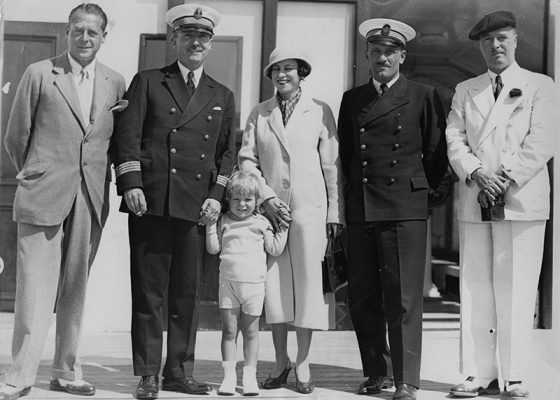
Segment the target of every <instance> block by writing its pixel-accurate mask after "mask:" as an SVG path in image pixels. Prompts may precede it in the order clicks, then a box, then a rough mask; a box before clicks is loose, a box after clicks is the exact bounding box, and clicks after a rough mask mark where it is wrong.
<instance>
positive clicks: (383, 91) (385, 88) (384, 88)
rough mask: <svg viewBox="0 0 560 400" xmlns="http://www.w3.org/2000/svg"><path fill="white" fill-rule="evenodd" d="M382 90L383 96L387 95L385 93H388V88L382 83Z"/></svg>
mask: <svg viewBox="0 0 560 400" xmlns="http://www.w3.org/2000/svg"><path fill="white" fill-rule="evenodd" d="M380 88H381V96H383V95H384V94H385V92H386V91H387V89H388V87H387V85H386V84H385V83H382V84H381V86H380Z"/></svg>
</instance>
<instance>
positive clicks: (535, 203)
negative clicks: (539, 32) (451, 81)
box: [446, 11, 558, 398]
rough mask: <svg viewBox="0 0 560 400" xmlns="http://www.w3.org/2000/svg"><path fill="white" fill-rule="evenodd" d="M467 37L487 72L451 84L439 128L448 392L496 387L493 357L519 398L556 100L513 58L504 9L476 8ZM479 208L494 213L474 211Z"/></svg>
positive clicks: (511, 25) (511, 19) (512, 35)
mask: <svg viewBox="0 0 560 400" xmlns="http://www.w3.org/2000/svg"><path fill="white" fill-rule="evenodd" d="M469 38H470V39H472V40H476V41H478V42H479V47H480V51H481V53H482V55H483V57H484V60H485V61H486V65H487V67H488V72H486V73H484V74H482V75H480V76H477V77H475V78H472V79H469V80H467V81H465V82H462V83H460V84H459V85H457V88H456V93H455V96H454V97H453V103H452V108H451V112H450V114H449V117H448V124H447V130H446V136H447V143H448V155H449V161H450V163H451V165H452V167H453V169H454V170H455V172H456V173H457V175H458V176H459V183H458V186H459V204H458V205H457V209H458V215H457V218H458V220H459V239H460V265H461V275H460V281H461V288H460V291H461V371H462V373H464V374H465V375H466V376H468V377H467V379H466V380H465V381H464V382H462V383H460V384H458V385H455V386H454V387H453V388H452V389H451V395H453V396H456V397H476V396H478V395H481V394H498V393H500V384H499V378H500V377H499V376H498V370H499V369H498V364H499V365H500V367H501V374H502V376H501V378H502V379H503V381H504V383H505V395H506V396H508V397H509V398H524V397H528V396H529V391H528V390H527V387H526V385H524V383H523V381H522V380H523V377H524V365H525V364H526V360H527V359H528V357H529V354H528V352H529V351H530V341H531V331H532V326H533V313H534V307H535V299H536V293H537V285H538V280H539V274H540V268H541V262H542V253H543V243H544V231H545V223H546V220H547V219H548V217H549V192H550V187H549V177H548V172H547V161H548V160H550V158H551V157H552V155H553V149H554V142H553V140H554V139H553V136H554V133H555V131H556V129H557V126H556V125H555V122H554V115H555V113H557V112H558V107H557V104H558V103H557V102H556V95H555V93H554V90H555V89H554V82H553V81H552V79H550V78H549V77H547V76H544V75H542V74H537V73H533V72H530V71H528V70H525V69H523V68H521V67H520V66H519V65H518V64H517V63H516V61H515V50H516V47H517V33H516V19H515V16H514V15H513V14H512V13H511V12H509V11H496V12H493V13H490V14H488V15H486V16H485V17H483V18H482V20H481V21H480V22H479V23H478V24H477V25H476V26H475V27H474V28H473V29H472V31H471V32H470V34H469ZM503 203H505V205H503V210H501V209H500V204H503ZM482 211H484V213H485V214H491V213H494V217H493V218H489V219H491V220H490V221H484V220H483V218H482V217H481V213H482ZM487 211H491V212H490V213H488V212H487ZM502 212H503V215H502V216H501V218H495V216H499V215H500V214H502ZM498 349H499V350H498ZM497 350H498V354H496V352H497Z"/></svg>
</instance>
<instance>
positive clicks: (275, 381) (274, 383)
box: [262, 360, 292, 389]
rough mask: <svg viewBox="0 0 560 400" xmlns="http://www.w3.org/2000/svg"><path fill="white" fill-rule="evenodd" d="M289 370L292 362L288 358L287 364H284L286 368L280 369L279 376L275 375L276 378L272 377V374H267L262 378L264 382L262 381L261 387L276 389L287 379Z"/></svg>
mask: <svg viewBox="0 0 560 400" xmlns="http://www.w3.org/2000/svg"><path fill="white" fill-rule="evenodd" d="M291 370H292V362H291V361H290V360H288V365H286V368H284V371H282V373H281V374H280V375H279V376H277V377H276V378H273V377H272V376H269V377H268V378H266V379H265V380H264V382H263V383H262V388H263V389H278V388H279V387H280V386H282V385H283V384H284V383H286V381H287V380H288V375H289V373H290V371H291Z"/></svg>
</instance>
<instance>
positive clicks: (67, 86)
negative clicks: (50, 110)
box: [53, 52, 86, 134]
mask: <svg viewBox="0 0 560 400" xmlns="http://www.w3.org/2000/svg"><path fill="white" fill-rule="evenodd" d="M53 73H54V84H55V86H56V87H57V88H58V90H59V91H60V93H61V94H62V97H64V100H66V103H68V106H69V107H70V109H71V110H72V113H73V114H74V117H75V118H76V119H77V120H78V122H79V123H80V127H81V128H82V130H83V133H84V134H85V132H86V127H85V123H84V121H83V120H82V111H81V110H80V100H79V99H78V93H77V91H76V85H75V84H74V79H73V77H72V67H71V66H70V61H69V60H68V53H67V52H65V53H64V54H62V55H60V56H59V57H57V58H56V59H55V60H54V66H53Z"/></svg>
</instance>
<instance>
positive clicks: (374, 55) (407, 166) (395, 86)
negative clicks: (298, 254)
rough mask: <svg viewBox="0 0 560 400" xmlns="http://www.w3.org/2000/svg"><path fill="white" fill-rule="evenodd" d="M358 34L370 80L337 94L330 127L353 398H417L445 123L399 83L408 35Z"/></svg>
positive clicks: (439, 111)
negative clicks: (358, 362) (431, 210)
mask: <svg viewBox="0 0 560 400" xmlns="http://www.w3.org/2000/svg"><path fill="white" fill-rule="evenodd" d="M359 31H360V33H361V34H362V35H363V36H364V37H365V38H366V40H367V48H366V59H367V61H368V64H369V67H370V71H371V74H372V78H371V80H370V81H369V82H367V83H366V84H365V85H362V86H359V87H357V88H354V89H351V90H349V91H347V92H346V93H345V94H344V97H343V99H342V104H341V106H340V115H339V121H338V129H339V140H340V147H339V149H340V150H339V151H340V157H341V163H342V170H343V173H344V175H345V178H346V186H345V190H344V194H345V201H346V219H347V224H348V275H349V276H348V277H349V279H348V281H349V282H348V295H349V308H350V314H351V317H352V322H353V324H354V328H355V330H356V336H357V339H358V344H359V346H360V353H361V357H362V365H363V370H364V376H366V377H368V380H367V381H366V382H364V383H363V384H362V385H361V386H360V388H359V393H362V394H371V393H379V392H380V391H381V389H384V388H390V387H392V386H393V382H394V383H395V386H396V391H395V394H394V396H393V399H415V398H416V391H417V389H418V387H419V385H420V353H421V346H422V286H423V278H424V264H425V259H426V234H427V226H426V220H427V218H428V202H427V196H428V189H429V188H430V187H431V188H435V187H436V186H437V185H438V182H439V180H440V179H441V177H442V176H443V174H444V173H445V171H446V168H447V157H446V145H445V115H444V111H443V108H442V105H441V102H440V100H439V98H438V95H437V93H436V91H435V90H434V88H433V87H430V86H427V85H424V84H421V83H417V82H413V81H410V80H408V79H406V78H405V77H404V76H403V75H401V74H399V68H400V65H401V64H402V63H403V62H404V60H405V58H406V44H407V42H408V41H410V40H412V39H413V38H414V36H415V34H416V33H415V31H414V29H412V28H411V27H410V26H408V25H406V24H404V23H402V22H399V21H394V20H390V19H371V20H367V21H365V22H363V23H362V24H361V25H360V27H359ZM387 329H388V332H389V344H390V350H389V349H388V348H387V344H386V332H387ZM391 365H392V368H391ZM391 370H392V374H391ZM391 375H393V376H394V381H393V376H391Z"/></svg>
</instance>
